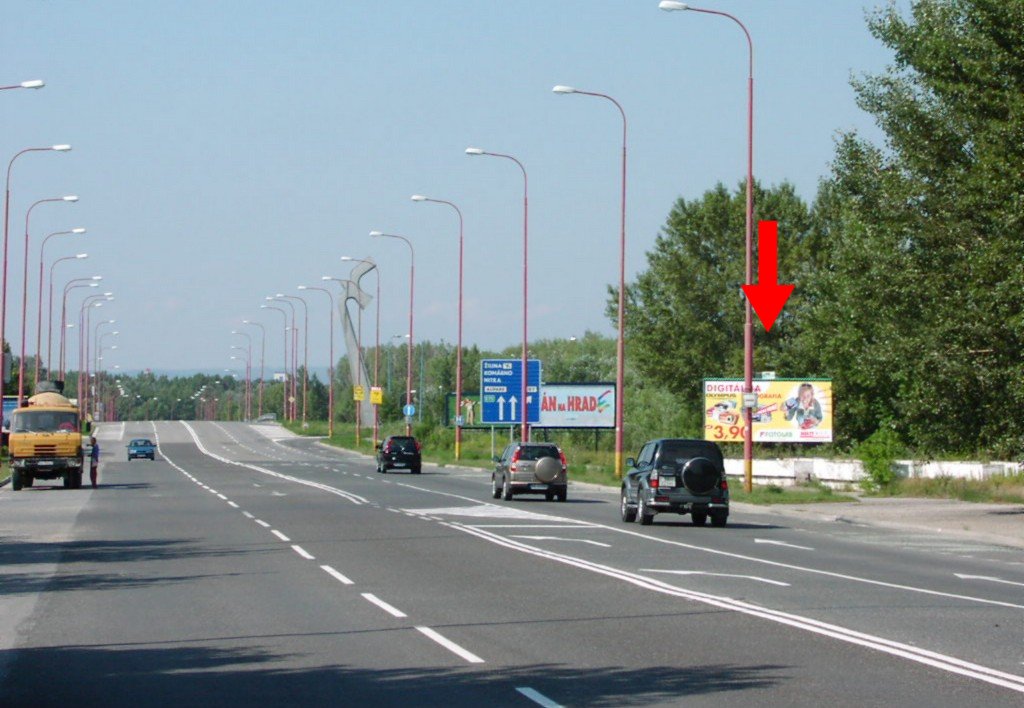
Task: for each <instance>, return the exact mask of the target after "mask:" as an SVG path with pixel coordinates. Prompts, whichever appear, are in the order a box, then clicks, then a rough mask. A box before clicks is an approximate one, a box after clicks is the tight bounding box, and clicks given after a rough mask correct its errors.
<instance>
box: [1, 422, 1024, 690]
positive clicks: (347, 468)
mask: <svg viewBox="0 0 1024 708" xmlns="http://www.w3.org/2000/svg"><path fill="white" fill-rule="evenodd" d="M275 430H276V428H272V427H271V428H259V429H257V428H254V427H252V426H248V425H243V424H230V423H229V424H217V423H190V424H183V423H157V424H155V425H154V424H152V423H128V424H126V425H123V426H122V425H109V426H104V428H103V429H102V430H101V431H100V433H99V438H100V444H101V446H102V447H103V449H104V457H103V466H102V468H101V479H100V488H99V489H96V490H92V489H87V488H84V489H81V490H63V489H52V490H51V489H48V488H45V487H44V488H39V487H36V488H33V489H29V490H23V491H21V492H16V493H15V492H12V491H11V490H10V488H9V487H8V488H5V489H2V490H0V705H3V706H47V705H62V706H67V705H103V706H136V705H153V706H162V705H172V704H174V705H229V706H233V705H247V706H248V705H260V706H264V705H266V706H276V705H282V706H284V705H288V706H293V705H327V704H330V705H367V706H377V705H404V706H408V705H444V706H481V705H494V706H504V705H509V706H531V705H546V706H553V705H564V706H573V705H587V706H629V705H686V706H699V705H723V704H724V705H778V706H783V705H784V706H794V705H801V706H821V705H831V706H854V705H856V706H871V705H900V706H918V705H919V706H943V705H954V704H960V705H984V706H1002V705H1006V706H1020V705H1021V704H1022V703H1024V556H1022V553H1021V551H1020V549H1013V548H1008V547H1001V546H997V545H990V544H985V543H976V542H970V541H964V540H950V539H946V538H943V537H941V536H936V535H933V534H916V533H909V532H908V533H899V532H892V531H885V530H882V529H877V528H869V527H863V526H856V525H852V524H851V525H837V524H825V523H820V522H815V521H813V520H803V519H799V520H788V519H785V518H780V516H779V515H777V514H763V513H756V512H748V511H745V510H744V511H737V510H734V512H733V515H732V516H731V517H730V523H729V526H728V527H727V528H725V529H715V528H711V527H702V528H697V527H693V526H691V525H690V523H689V521H688V518H685V517H667V516H659V517H657V518H656V520H655V524H654V525H653V526H651V527H641V526H639V525H637V524H624V523H622V522H621V521H619V519H618V498H617V495H616V494H614V493H610V492H607V491H601V490H592V489H578V488H575V487H570V495H569V501H568V502H567V503H558V502H545V501H543V500H542V499H543V498H542V497H536V498H531V497H517V498H516V499H515V500H514V501H511V502H505V501H499V500H494V499H492V498H491V496H490V493H489V492H490V488H489V477H488V476H487V475H484V474H482V473H480V472H473V471H468V470H443V469H438V468H436V467H433V466H431V465H424V473H423V474H421V475H409V474H393V473H389V474H387V475H380V474H377V473H376V472H375V471H374V465H373V462H372V461H371V460H370V459H368V458H364V457H361V456H358V455H354V454H352V453H348V452H343V451H337V450H331V449H328V448H326V447H324V446H322V445H320V444H318V443H316V442H315V441H312V440H300V439H285V440H274V439H272V438H271V437H268V433H271V432H272V431H275ZM137 436H155V437H157V438H158V440H159V443H160V447H159V454H158V456H157V460H156V461H155V462H149V461H145V460H137V461H133V462H131V463H129V462H127V461H126V460H125V455H124V447H123V445H124V443H125V442H126V441H127V439H128V438H130V437H137ZM570 462H571V461H570ZM790 521H792V523H791V522H790Z"/></svg>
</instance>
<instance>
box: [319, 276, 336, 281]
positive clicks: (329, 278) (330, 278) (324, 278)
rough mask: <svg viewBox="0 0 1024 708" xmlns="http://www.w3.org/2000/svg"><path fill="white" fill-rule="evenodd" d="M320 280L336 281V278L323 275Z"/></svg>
mask: <svg viewBox="0 0 1024 708" xmlns="http://www.w3.org/2000/svg"><path fill="white" fill-rule="evenodd" d="M320 280H334V278H332V277H331V276H329V275H321V276H320Z"/></svg>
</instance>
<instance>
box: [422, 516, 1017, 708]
mask: <svg viewBox="0 0 1024 708" xmlns="http://www.w3.org/2000/svg"><path fill="white" fill-rule="evenodd" d="M442 525H443V526H447V527H449V528H452V529H456V530H459V531H463V532H465V533H468V534H471V535H473V536H477V537H479V538H482V539H484V540H486V541H490V542H491V543H494V544H495V545H498V546H504V547H506V548H512V549H514V550H518V551H520V552H522V553H527V554H529V555H533V556H539V557H541V558H547V559H549V560H553V561H556V562H558V563H564V564H565V565H570V566H573V567H576V568H581V569H583V570H589V571H591V572H593V573H598V574H600V575H605V576H608V577H612V578H617V579H619V580H623V581H625V582H627V583H630V584H631V585H635V586H637V587H640V588H644V589H646V590H652V591H654V592H659V593H663V594H665V595H672V596H675V597H680V598H685V599H688V600H694V601H697V602H703V603H705V604H708V605H711V606H713V607H720V608H722V609H726V610H732V611H734V612H739V613H741V614H745V615H750V616H753V617H758V618H760V619H765V620H768V621H771V622H777V623H779V624H784V625H787V626H790V627H795V628H797V629H802V630H804V631H807V632H812V633H814V634H820V635H823V636H826V637H831V638H833V639H838V640H840V641H844V642H848V643H850V644H856V645H858V646H862V647H866V648H868V649H873V650H875V651H880V652H883V653H885V654H890V655H893V656H898V657H901V658H904V659H907V660H909V661H914V662H917V663H919V664H924V665H926V666H932V667H935V668H937V669H941V670H942V671H947V672H949V673H953V674H958V675H960V676H967V677H969V678H974V679H977V680H979V681H984V682H985V683H990V684H993V685H996V686H1002V687H1003V688H1009V689H1011V690H1013V691H1017V692H1019V693H1024V676H1019V675H1017V674H1010V673H1006V672H1004V671H999V670H997V669H991V668H989V667H987V666H981V665H980V664H974V663H971V662H969V661H964V660H963V659H958V658H956V657H953V656H948V655H946V654H939V653H937V652H933V651H928V650H927V649H921V648H919V647H915V646H911V645H909V644H903V643H900V642H896V641H892V640H889V639H885V638H883V637H878V636H875V635H871V634H866V633H864V632H858V631H856V630H853V629H848V628H846V627H841V626H839V625H835V624H829V623H827V622H820V621H818V620H814V619H811V618H809V617H802V616H800V615H794V614H790V613H788V612H781V611H779V610H772V609H769V608H766V607H760V606H758V605H754V604H752V603H749V602H743V601H742V600H734V599H732V598H728V597H719V596H716V595H710V594H707V593H702V592H697V591H695V590H686V589H684V588H680V587H677V586H675V585H669V584H668V583H663V582H661V581H659V580H655V579H653V578H648V577H646V576H643V575H638V574H636V573H631V572H629V571H624V570H619V569H618V568H612V567H610V566H606V565H600V564H598V563H593V562H591V561H587V560H584V559H583V558H576V557H574V556H567V555H563V554H560V553H555V552H553V551H546V550H544V549H540V548H536V547H534V546H528V545H526V544H523V543H520V542H519V541H512V540H510V539H507V538H503V537H502V536H498V535H495V534H491V533H488V532H487V531H481V530H480V529H474V528H471V527H468V526H464V525H462V524H459V523H456V522H442Z"/></svg>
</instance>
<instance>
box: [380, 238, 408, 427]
mask: <svg viewBox="0 0 1024 708" xmlns="http://www.w3.org/2000/svg"><path fill="white" fill-rule="evenodd" d="M370 236H372V237H374V238H397V239H399V240H400V241H405V245H406V246H408V247H409V351H408V355H407V357H406V363H405V405H406V406H411V405H412V343H413V338H412V321H413V320H412V313H413V291H414V290H415V288H416V252H415V250H414V249H413V247H412V242H411V241H410V240H409V239H407V238H406V237H405V236H399V235H397V234H385V233H382V232H380V231H371V232H370ZM405 421H406V422H405V434H406V435H412V417H411V416H408V415H407V416H405Z"/></svg>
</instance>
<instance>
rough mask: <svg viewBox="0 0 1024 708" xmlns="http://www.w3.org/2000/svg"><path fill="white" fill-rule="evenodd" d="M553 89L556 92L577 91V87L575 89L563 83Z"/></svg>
mask: <svg viewBox="0 0 1024 708" xmlns="http://www.w3.org/2000/svg"><path fill="white" fill-rule="evenodd" d="M551 90H552V91H554V92H555V93H576V89H574V88H573V87H572V86H562V85H561V84H559V85H558V86H555V87H554V88H553V89H551Z"/></svg>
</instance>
